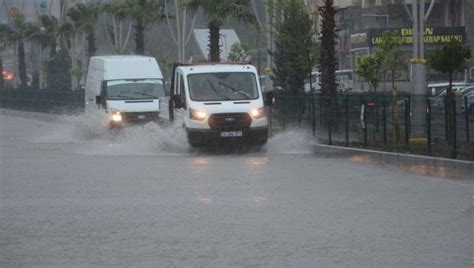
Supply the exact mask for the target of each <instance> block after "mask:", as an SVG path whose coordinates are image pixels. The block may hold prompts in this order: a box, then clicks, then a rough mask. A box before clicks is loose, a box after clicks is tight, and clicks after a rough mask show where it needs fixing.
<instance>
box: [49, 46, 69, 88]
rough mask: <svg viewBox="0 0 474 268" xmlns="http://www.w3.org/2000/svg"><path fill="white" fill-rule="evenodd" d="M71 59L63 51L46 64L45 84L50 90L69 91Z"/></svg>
mask: <svg viewBox="0 0 474 268" xmlns="http://www.w3.org/2000/svg"><path fill="white" fill-rule="evenodd" d="M70 70H71V58H70V57H69V56H68V54H67V52H66V51H65V50H60V51H58V53H57V54H56V55H55V56H54V58H52V59H51V60H49V61H48V62H47V84H48V88H49V89H51V90H59V91H70V90H71V73H70Z"/></svg>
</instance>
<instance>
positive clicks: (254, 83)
mask: <svg viewBox="0 0 474 268" xmlns="http://www.w3.org/2000/svg"><path fill="white" fill-rule="evenodd" d="M170 92H172V96H171V99H169V101H167V100H166V99H162V100H161V101H162V103H161V104H160V105H161V107H162V111H161V113H160V117H162V118H163V119H165V120H170V121H175V123H177V124H182V126H183V127H184V128H185V129H186V132H187V136H188V141H189V144H190V145H191V146H193V147H199V146H204V145H208V144H209V143H219V142H225V141H232V142H245V143H250V144H254V145H263V144H265V143H266V142H267V140H268V121H267V117H266V113H265V109H264V100H263V93H262V91H261V87H260V82H259V79H258V73H257V70H256V68H255V67H254V66H252V65H250V64H237V63H236V64H232V63H201V64H177V65H176V66H175V67H174V70H173V77H172V81H171V90H170ZM268 96H269V98H273V97H270V96H271V94H270V93H269V94H268ZM165 106H168V109H165Z"/></svg>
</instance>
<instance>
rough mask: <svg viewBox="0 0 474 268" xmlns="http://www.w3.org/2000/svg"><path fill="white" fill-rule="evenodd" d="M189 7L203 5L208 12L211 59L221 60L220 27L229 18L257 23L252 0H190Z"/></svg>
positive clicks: (213, 60) (214, 60)
mask: <svg viewBox="0 0 474 268" xmlns="http://www.w3.org/2000/svg"><path fill="white" fill-rule="evenodd" d="M186 5H187V6H188V7H192V8H198V7H201V8H202V9H203V10H204V12H205V13H206V14H207V23H208V27H209V60H210V61H212V62H219V61H220V45H219V40H220V35H219V32H220V29H221V27H222V25H223V23H224V21H226V20H227V19H234V20H237V21H240V22H245V23H251V24H252V25H256V18H255V15H254V14H253V13H252V11H251V4H250V0H219V1H215V0H188V1H187V2H186Z"/></svg>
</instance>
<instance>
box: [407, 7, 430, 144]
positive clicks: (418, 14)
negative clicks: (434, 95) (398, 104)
mask: <svg viewBox="0 0 474 268" xmlns="http://www.w3.org/2000/svg"><path fill="white" fill-rule="evenodd" d="M434 3H435V1H434V0H431V4H430V7H429V9H428V12H426V14H425V0H412V12H411V18H412V21H413V29H412V31H413V58H412V59H410V63H411V86H412V92H411V95H412V99H411V117H412V122H413V125H414V126H423V125H424V124H425V122H426V95H427V93H428V88H427V85H426V63H427V61H426V59H425V42H424V37H425V21H426V19H427V18H428V16H429V14H430V13H431V10H432V8H433V5H434ZM411 134H412V136H413V137H420V136H424V135H425V134H426V133H425V129H424V128H423V127H418V128H413V129H412V131H411Z"/></svg>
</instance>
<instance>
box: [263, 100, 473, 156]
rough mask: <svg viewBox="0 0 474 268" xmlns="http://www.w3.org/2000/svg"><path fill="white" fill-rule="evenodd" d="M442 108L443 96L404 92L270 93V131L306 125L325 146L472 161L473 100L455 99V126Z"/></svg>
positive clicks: (445, 108)
mask: <svg viewBox="0 0 474 268" xmlns="http://www.w3.org/2000/svg"><path fill="white" fill-rule="evenodd" d="M469 101H471V100H469ZM471 102H472V101H471ZM394 107H396V109H395V110H394V109H393V108H394ZM447 107H448V105H447V102H446V98H445V97H433V98H431V97H427V96H412V95H407V94H398V96H397V97H396V98H395V99H394V98H393V97H392V95H391V94H367V93H364V94H341V95H337V96H334V97H333V98H329V97H326V96H322V95H319V94H316V95H308V96H298V97H295V96H276V97H275V103H274V105H273V106H272V108H271V122H272V128H273V130H274V131H279V130H284V129H288V128H294V127H299V128H306V129H310V130H312V132H313V135H314V137H315V138H316V139H317V140H318V141H319V142H321V143H326V144H333V145H342V146H348V147H363V148H371V149H377V150H386V151H392V152H405V153H414V154H421V155H431V156H439V157H450V158H458V159H465V160H474V103H470V102H468V99H467V98H463V97H460V96H457V97H456V99H455V104H454V108H453V109H454V111H455V112H454V113H453V115H454V121H455V122H456V123H455V124H449V122H450V121H449V119H448V110H447ZM420 111H421V112H420ZM416 113H418V115H419V114H420V113H421V116H417V114H416ZM394 119H398V126H397V124H394V122H395V121H396V120H394ZM449 126H451V127H449ZM450 133H452V134H450ZM450 135H451V136H450Z"/></svg>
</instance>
